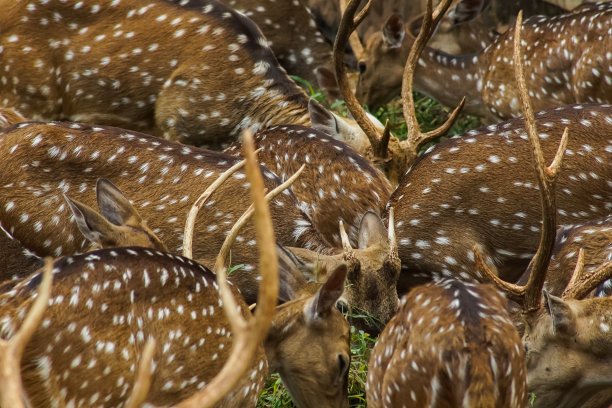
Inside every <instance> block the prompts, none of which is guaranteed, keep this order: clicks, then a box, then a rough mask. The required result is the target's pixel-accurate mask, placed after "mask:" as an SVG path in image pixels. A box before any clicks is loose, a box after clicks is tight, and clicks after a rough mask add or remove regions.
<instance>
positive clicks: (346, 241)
mask: <svg viewBox="0 0 612 408" xmlns="http://www.w3.org/2000/svg"><path fill="white" fill-rule="evenodd" d="M339 224H340V240H341V241H342V248H343V249H344V252H345V253H347V254H352V253H353V247H351V242H350V241H349V237H348V235H347V233H346V230H345V229H344V223H343V222H342V220H340V222H339Z"/></svg>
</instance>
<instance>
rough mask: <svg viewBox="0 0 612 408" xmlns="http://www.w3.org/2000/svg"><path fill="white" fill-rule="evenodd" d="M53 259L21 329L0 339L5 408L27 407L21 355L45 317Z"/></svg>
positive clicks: (48, 261) (1, 390)
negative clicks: (8, 337) (22, 379)
mask: <svg viewBox="0 0 612 408" xmlns="http://www.w3.org/2000/svg"><path fill="white" fill-rule="evenodd" d="M52 270H53V260H52V259H51V258H46V259H45V266H44V272H43V277H42V282H41V283H40V285H39V286H38V295H37V298H36V300H35V301H34V304H33V305H32V307H31V309H30V311H29V312H28V314H27V315H26V318H25V319H24V321H23V323H22V324H21V328H20V329H19V330H18V331H17V333H15V335H14V336H13V337H12V338H11V339H10V340H8V341H7V340H0V402H1V404H0V405H1V406H3V407H14V408H23V407H24V406H26V405H28V406H29V404H27V403H26V402H25V401H24V398H25V391H24V389H23V384H22V382H21V357H22V356H23V352H24V350H25V347H26V345H27V344H28V342H29V341H30V338H31V337H32V335H33V334H34V332H35V331H36V328H37V327H38V325H39V324H40V321H41V320H42V317H43V314H44V313H45V310H47V305H48V303H49V297H50V296H51V283H52V281H53V272H52Z"/></svg>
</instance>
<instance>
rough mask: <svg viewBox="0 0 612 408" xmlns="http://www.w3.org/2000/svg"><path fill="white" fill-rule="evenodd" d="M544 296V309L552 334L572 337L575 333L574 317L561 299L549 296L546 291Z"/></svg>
mask: <svg viewBox="0 0 612 408" xmlns="http://www.w3.org/2000/svg"><path fill="white" fill-rule="evenodd" d="M542 293H543V295H544V307H546V311H547V312H548V314H549V315H550V317H551V319H552V329H553V333H554V334H560V335H573V334H575V333H576V316H575V315H574V312H573V311H572V309H571V308H570V307H569V305H568V304H567V303H566V302H564V301H563V299H561V298H559V297H556V296H553V295H551V294H549V293H548V292H547V291H546V290H543V291H542Z"/></svg>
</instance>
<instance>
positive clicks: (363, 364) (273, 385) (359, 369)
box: [257, 78, 535, 408]
mask: <svg viewBox="0 0 612 408" xmlns="http://www.w3.org/2000/svg"><path fill="white" fill-rule="evenodd" d="M294 79H295V80H296V81H297V82H298V83H300V84H302V85H303V86H305V88H306V89H307V90H308V91H309V92H310V95H311V97H313V98H315V99H316V100H317V101H319V102H321V103H322V104H323V105H325V106H327V107H329V108H330V109H332V110H333V111H335V112H337V113H339V114H340V115H342V116H346V115H347V110H346V106H344V102H342V101H335V102H333V103H331V104H330V103H328V101H327V100H326V99H325V95H324V94H323V93H322V92H321V91H319V90H316V89H315V88H313V86H312V85H311V84H310V83H308V82H307V81H305V80H303V79H301V78H294ZM414 100H415V106H416V109H415V113H416V117H417V120H418V122H419V125H420V128H421V131H422V132H427V131H430V130H433V129H435V128H437V127H438V126H440V125H441V124H442V123H444V121H445V120H446V119H447V118H448V115H449V113H450V112H451V111H452V108H448V107H445V106H443V105H440V104H439V103H437V102H436V101H435V100H433V99H431V98H428V97H426V96H423V95H421V94H418V93H416V92H415V94H414ZM373 114H374V116H376V117H377V118H378V119H379V120H380V121H381V122H382V123H385V121H386V120H387V119H389V123H390V125H391V131H392V133H393V134H394V135H395V136H396V137H398V138H399V139H400V140H403V139H405V138H406V135H407V129H406V124H405V122H404V116H403V112H402V104H401V101H400V100H399V99H395V100H394V101H392V102H390V103H389V104H387V105H386V106H384V107H382V108H380V109H378V110H377V111H376V112H373ZM479 126H481V123H480V121H479V119H478V118H475V117H473V116H469V115H466V114H463V113H461V114H460V115H459V118H458V119H457V121H456V122H455V124H454V125H453V127H452V128H451V129H450V131H449V132H448V135H447V136H443V137H442V138H441V139H443V138H448V137H450V136H453V135H458V134H463V133H465V132H466V131H467V130H470V129H475V128H477V127H479ZM433 143H437V141H434V142H432V143H430V144H429V145H431V144H433ZM429 145H426V146H425V147H424V148H423V150H425V149H426V148H427V147H429ZM375 342H376V338H374V337H371V336H370V335H369V334H368V333H364V332H363V331H359V330H357V329H356V328H355V327H351V366H350V369H349V384H348V388H349V390H348V394H349V405H350V407H353V408H358V407H365V406H366V395H365V384H366V380H367V372H368V360H369V358H370V353H371V351H372V348H373V347H374V343H375ZM534 398H535V396H531V401H532V403H533V399H534ZM257 406H258V407H261V408H263V407H266V408H280V407H295V405H294V404H293V402H292V401H291V397H290V396H289V393H288V392H287V390H286V389H285V387H284V386H283V384H282V382H281V380H280V378H279V377H278V375H272V376H271V377H270V378H269V380H268V382H267V384H266V387H265V389H264V392H263V393H262V394H261V396H260V398H259V401H258V403H257Z"/></svg>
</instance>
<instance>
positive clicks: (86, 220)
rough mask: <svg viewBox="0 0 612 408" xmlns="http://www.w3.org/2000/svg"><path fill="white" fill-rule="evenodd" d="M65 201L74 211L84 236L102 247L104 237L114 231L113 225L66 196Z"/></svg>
mask: <svg viewBox="0 0 612 408" xmlns="http://www.w3.org/2000/svg"><path fill="white" fill-rule="evenodd" d="M64 199H65V200H66V202H67V203H68V206H69V207H70V209H71V210H72V214H73V215H74V219H75V220H76V224H77V227H79V231H81V233H82V234H83V236H84V237H85V238H87V239H88V240H89V241H90V242H92V243H94V244H96V245H101V244H102V239H103V237H105V236H107V235H109V232H110V231H111V230H112V225H110V223H109V222H108V221H107V220H106V219H104V217H102V216H101V215H100V214H98V213H97V212H96V211H95V210H94V209H92V208H91V207H89V206H87V205H85V204H83V203H80V202H78V201H76V200H71V199H70V198H68V197H67V196H66V195H64Z"/></svg>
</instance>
